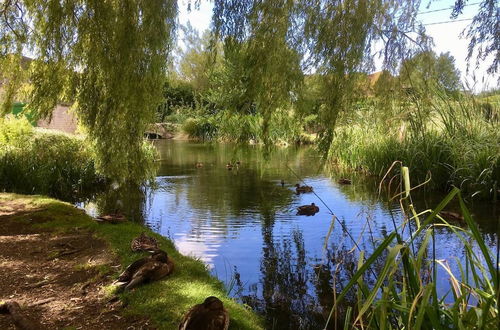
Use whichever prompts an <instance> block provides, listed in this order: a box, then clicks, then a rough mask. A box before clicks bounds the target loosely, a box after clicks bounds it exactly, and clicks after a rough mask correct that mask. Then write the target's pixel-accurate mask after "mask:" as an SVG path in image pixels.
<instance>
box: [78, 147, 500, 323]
mask: <svg viewBox="0 0 500 330" xmlns="http://www.w3.org/2000/svg"><path fill="white" fill-rule="evenodd" d="M156 145H157V147H158V150H159V152H160V155H161V163H160V170H159V172H158V177H157V184H158V185H157V187H156V188H155V189H152V188H150V189H147V191H146V194H142V193H140V191H125V192H123V191H122V192H121V193H120V194H119V196H120V197H119V198H118V199H120V200H119V201H117V197H116V194H115V196H113V194H109V193H108V194H103V195H101V196H97V197H96V200H95V201H94V203H91V204H89V205H88V206H87V207H88V208H90V209H91V208H92V206H93V205H98V206H99V209H100V210H101V211H102V210H103V209H104V208H106V209H110V210H112V209H113V207H117V206H116V204H117V203H118V204H119V207H121V208H124V209H125V211H126V212H127V213H128V214H129V216H130V217H131V218H134V219H135V220H137V221H144V223H145V224H146V225H148V226H149V227H150V228H152V229H153V230H155V231H156V232H158V233H160V234H162V235H164V236H167V237H169V238H171V239H172V240H173V241H174V242H175V245H176V246H177V248H178V249H179V250H180V252H182V253H183V254H186V255H192V256H195V257H198V258H200V259H201V260H203V261H204V262H205V263H206V264H207V265H208V266H209V267H210V269H211V271H212V273H213V274H214V275H215V276H217V277H218V278H219V279H220V280H221V281H223V282H224V283H225V284H226V287H227V288H228V290H230V295H231V296H233V297H235V298H237V299H239V300H240V301H241V302H243V303H246V304H248V305H249V306H251V307H252V308H254V309H255V310H257V311H258V312H260V313H262V314H263V315H264V316H265V318H266V320H267V324H268V328H269V329H271V328H274V329H321V328H323V326H324V324H325V320H326V318H327V316H328V313H329V312H330V309H331V306H332V304H333V289H332V286H333V276H332V274H333V273H334V271H335V267H336V266H337V265H339V264H341V265H342V267H341V269H340V270H339V272H338V275H337V277H336V281H335V286H336V290H337V292H340V291H339V290H341V289H342V286H343V285H344V284H345V283H346V281H348V280H349V277H350V275H352V274H353V273H354V271H355V268H356V264H357V257H358V255H359V251H357V250H356V249H353V248H354V247H355V243H353V240H355V241H356V244H357V245H358V246H359V248H361V249H363V250H365V251H366V253H367V254H368V255H369V254H370V252H371V251H373V249H374V248H376V246H377V244H378V242H380V240H381V239H383V238H384V237H385V236H386V235H387V233H390V232H391V231H392V230H393V228H394V224H396V225H397V224H399V223H400V222H401V212H400V209H399V205H398V204H397V203H394V204H390V203H387V202H385V201H384V200H383V199H380V198H379V197H378V194H377V191H376V189H377V184H378V183H377V182H376V181H375V180H371V179H369V178H366V177H364V176H355V177H352V176H351V177H350V178H351V179H352V180H353V184H352V185H339V184H338V183H337V180H338V179H339V178H340V177H342V176H341V175H340V174H335V173H333V174H332V173H329V172H325V171H324V170H323V166H322V164H321V158H320V156H319V155H318V154H317V153H315V151H314V150H313V149H312V148H308V147H297V148H292V147H290V148H283V149H278V150H275V151H272V152H271V153H270V154H269V157H267V158H266V159H265V158H264V156H263V155H264V153H263V150H262V149H261V148H259V147H257V146H235V145H229V144H199V143H190V142H180V141H165V140H164V141H158V142H157V143H156ZM235 161H240V162H241V163H240V165H239V166H238V167H235V168H233V169H232V170H228V169H226V166H225V165H226V164H227V163H228V162H235ZM197 163H202V164H203V166H202V167H196V166H195V164H197ZM299 177H300V178H301V179H302V180H303V181H304V182H305V183H307V184H308V185H311V186H313V187H314V192H315V194H312V193H309V194H301V195H297V194H295V189H294V185H295V184H296V183H297V182H299V181H298V178H299ZM281 180H283V181H284V186H282V184H281ZM441 197H442V196H439V195H432V196H417V198H416V199H414V204H415V206H416V208H417V209H418V210H424V209H427V208H430V207H433V206H435V205H437V203H438V202H439V201H440V198H441ZM320 198H321V200H322V201H321V200H320ZM311 202H314V203H316V205H318V206H319V208H320V210H319V212H318V213H317V214H316V215H314V216H298V215H296V209H297V207H298V206H300V205H303V204H310V203H311ZM325 204H326V205H328V207H329V208H330V209H331V210H332V211H333V213H334V214H335V215H336V217H337V218H338V220H339V221H338V222H336V223H335V225H334V226H333V227H331V226H332V218H333V217H332V214H331V213H330V211H329V210H328V209H327V208H326V207H325ZM103 205H104V206H103ZM451 209H453V205H452V206H451ZM472 213H473V214H474V217H475V219H476V221H477V222H478V223H479V228H480V230H481V232H482V234H483V235H484V237H485V239H486V241H487V243H488V245H489V246H490V247H491V248H494V246H495V244H496V242H497V236H498V232H497V230H498V229H497V228H498V227H496V226H497V223H498V219H499V215H498V211H496V210H495V208H494V207H493V205H492V204H486V205H473V206H472ZM331 228H332V229H331ZM330 229H331V234H330V235H329V236H328V237H327V235H328V233H329V231H330ZM436 236H437V239H436V242H437V243H436V244H437V249H436V253H437V258H440V259H445V258H446V259H450V260H451V258H452V257H454V256H456V257H458V258H461V257H462V256H463V255H464V248H463V247H462V245H461V244H460V242H459V241H458V240H457V239H455V238H454V237H453V235H452V234H451V233H449V232H447V231H445V230H436ZM376 271H377V270H375V272H376ZM444 275H445V274H444V272H443V276H439V278H441V280H440V282H439V283H438V288H439V290H440V292H441V293H444V292H446V290H448V288H449V284H448V280H447V277H446V276H444ZM368 281H369V279H368ZM351 298H352V297H351ZM348 301H349V299H348ZM332 325H333V324H332Z"/></svg>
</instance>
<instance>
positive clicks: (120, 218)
mask: <svg viewBox="0 0 500 330" xmlns="http://www.w3.org/2000/svg"><path fill="white" fill-rule="evenodd" d="M94 220H95V221H97V222H101V223H112V224H117V223H121V222H125V221H127V219H126V218H125V216H124V215H123V214H120V213H111V214H105V215H100V216H98V217H96V218H94Z"/></svg>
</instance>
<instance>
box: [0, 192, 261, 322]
mask: <svg viewBox="0 0 500 330" xmlns="http://www.w3.org/2000/svg"><path fill="white" fill-rule="evenodd" d="M12 200H21V201H22V202H23V203H26V204H27V205H29V207H30V208H31V207H32V208H34V209H39V211H37V213H36V217H37V218H39V219H44V220H45V221H44V222H43V223H41V224H38V225H37V226H40V227H43V228H51V229H54V230H57V231H66V230H71V229H74V228H82V229H85V230H90V231H92V232H94V233H95V234H96V235H97V236H98V237H100V238H103V239H104V240H105V241H106V242H108V244H109V247H110V248H111V249H112V251H114V252H115V253H116V255H117V256H118V257H119V259H120V262H121V264H122V266H123V268H125V267H126V266H127V265H128V264H130V263H131V262H133V261H134V260H136V259H138V258H139V257H141V256H142V255H141V254H137V253H133V252H132V251H131V249H130V241H131V240H132V239H133V238H134V237H136V236H138V235H139V234H140V233H141V232H143V231H146V232H147V233H148V235H151V236H154V237H155V238H157V239H158V242H159V245H160V248H161V249H164V250H165V251H167V253H168V254H169V256H171V257H172V258H173V259H174V261H175V267H176V268H175V271H174V273H173V274H172V275H171V276H169V277H168V278H167V279H165V280H162V281H158V282H155V283H151V284H148V285H143V286H141V287H139V288H137V289H135V290H133V291H132V292H126V293H123V294H121V298H122V299H123V300H124V301H125V302H126V304H127V307H126V308H125V313H129V314H139V315H144V316H146V317H149V318H150V319H151V320H153V321H154V323H155V325H157V326H158V328H159V329H177V327H178V324H179V322H180V320H181V318H182V316H183V315H184V313H185V312H186V311H187V310H188V309H189V308H190V307H192V306H193V305H195V304H199V303H201V302H203V300H204V299H205V298H206V297H208V296H210V295H214V296H217V297H219V298H220V299H221V300H222V301H223V302H224V305H225V307H226V308H227V309H228V310H229V313H230V316H231V326H230V328H231V329H262V328H263V326H262V320H261V319H260V318H259V317H258V316H257V315H256V314H254V313H253V312H252V311H251V309H249V308H246V307H245V306H243V305H240V304H238V303H237V302H235V301H234V300H233V299H231V298H228V297H227V295H226V289H225V288H224V286H223V284H222V282H220V281H219V280H217V279H216V278H214V277H213V276H211V275H210V274H209V272H208V270H207V268H206V266H205V264H203V263H202V262H201V261H199V260H195V259H193V258H190V257H186V256H183V255H181V254H180V253H179V252H178V251H177V250H176V249H175V247H174V245H173V243H172V242H171V241H169V240H167V239H166V238H164V237H162V236H161V235H159V234H156V233H153V232H151V231H150V230H149V229H146V228H145V227H143V226H141V225H139V224H136V223H132V222H127V223H123V224H117V225H112V224H99V223H97V222H95V221H93V220H91V219H90V217H89V216H88V215H86V214H85V213H83V212H81V210H79V209H77V208H75V207H73V206H72V205H70V204H67V203H64V202H60V201H56V200H53V199H50V198H47V197H43V196H29V197H27V196H22V195H16V194H0V202H1V201H12ZM40 209H41V210H40ZM30 216H32V215H31V214H30V213H27V214H25V215H20V216H19V221H23V219H25V218H26V217H30ZM82 267H87V266H84V265H82ZM117 275H118V272H117V273H116V276H117ZM105 291H107V292H108V294H111V292H112V288H110V287H107V288H105Z"/></svg>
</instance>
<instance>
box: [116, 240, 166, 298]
mask: <svg viewBox="0 0 500 330" xmlns="http://www.w3.org/2000/svg"><path fill="white" fill-rule="evenodd" d="M149 252H151V253H152V254H151V255H150V256H147V257H144V258H141V259H138V260H136V261H134V262H133V263H132V264H130V265H129V266H128V267H127V268H126V269H125V270H124V271H123V273H121V274H120V276H119V277H118V279H117V280H116V281H115V285H116V286H117V287H118V290H125V291H126V290H131V289H133V288H135V287H137V286H138V285H140V284H142V283H148V282H153V281H157V280H160V279H162V278H164V277H165V276H167V275H170V274H172V272H173V271H174V268H175V265H174V261H173V260H172V258H170V257H169V256H168V255H167V252H165V251H163V250H159V249H158V250H154V251H149Z"/></svg>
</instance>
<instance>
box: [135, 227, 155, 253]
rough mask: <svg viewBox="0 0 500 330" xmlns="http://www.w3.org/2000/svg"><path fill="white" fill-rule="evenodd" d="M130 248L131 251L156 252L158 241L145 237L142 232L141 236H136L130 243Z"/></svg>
mask: <svg viewBox="0 0 500 330" xmlns="http://www.w3.org/2000/svg"><path fill="white" fill-rule="evenodd" d="M130 248H131V249H132V251H134V252H137V251H154V250H158V241H157V240H156V238H154V237H151V236H147V235H146V233H144V232H142V233H141V235H139V236H137V237H136V238H134V239H133V240H132V242H130Z"/></svg>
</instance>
